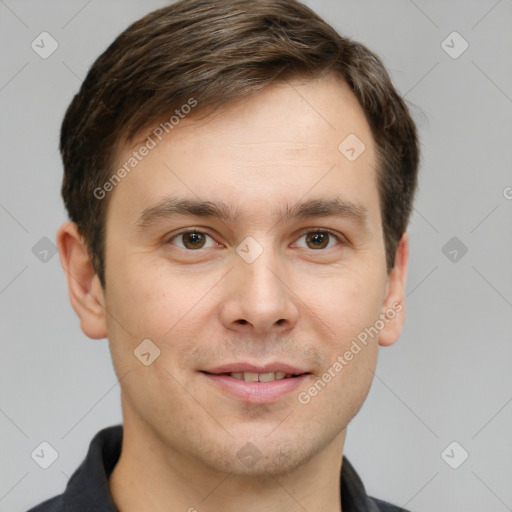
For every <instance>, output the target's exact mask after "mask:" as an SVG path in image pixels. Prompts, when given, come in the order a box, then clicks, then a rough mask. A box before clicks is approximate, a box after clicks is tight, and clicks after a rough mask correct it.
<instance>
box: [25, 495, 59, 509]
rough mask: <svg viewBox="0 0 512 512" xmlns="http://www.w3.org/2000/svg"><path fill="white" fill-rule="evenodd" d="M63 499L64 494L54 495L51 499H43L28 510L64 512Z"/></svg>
mask: <svg viewBox="0 0 512 512" xmlns="http://www.w3.org/2000/svg"><path fill="white" fill-rule="evenodd" d="M63 511H64V508H63V500H62V494H61V495H59V496H54V497H53V498H50V499H49V500H46V501H43V502H42V503H39V505H36V506H35V507H33V508H31V509H30V510H27V512H63Z"/></svg>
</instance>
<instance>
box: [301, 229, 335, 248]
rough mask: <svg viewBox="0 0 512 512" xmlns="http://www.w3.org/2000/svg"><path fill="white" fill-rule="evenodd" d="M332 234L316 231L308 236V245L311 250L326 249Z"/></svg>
mask: <svg viewBox="0 0 512 512" xmlns="http://www.w3.org/2000/svg"><path fill="white" fill-rule="evenodd" d="M330 236H331V235H330V234H329V233H327V232H326V231H315V232H313V233H307V234H306V243H307V244H308V246H309V248H310V249H325V247H327V245H328V244H329V239H330Z"/></svg>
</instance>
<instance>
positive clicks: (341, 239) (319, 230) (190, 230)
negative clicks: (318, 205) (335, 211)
mask: <svg viewBox="0 0 512 512" xmlns="http://www.w3.org/2000/svg"><path fill="white" fill-rule="evenodd" d="M187 233H201V234H203V235H207V236H209V237H210V238H211V239H212V240H214V238H213V237H212V236H211V235H210V234H208V233H206V232H205V231H202V230H201V229H198V228H187V229H184V230H183V231H180V232H178V233H175V234H173V235H172V236H171V237H169V238H167V240H166V243H168V244H172V245H175V244H173V243H172V241H173V240H174V239H175V238H178V237H179V236H181V235H185V234H187ZM311 233H322V234H323V233H327V234H329V236H330V237H333V238H335V239H336V241H337V242H338V244H339V243H341V244H344V243H347V241H346V240H345V239H344V237H342V236H341V235H339V234H337V233H336V232H334V231H331V230H330V229H326V228H313V229H311V228H309V229H308V230H306V231H303V232H302V233H301V234H300V235H299V237H298V238H297V240H299V239H301V238H302V237H303V236H305V235H308V234H311ZM176 247H179V246H176ZM179 248H180V249H183V250H185V251H188V252H199V251H201V250H203V248H201V249H195V250H194V249H187V248H183V247H179ZM332 248H333V247H330V249H332ZM311 250H312V251H316V250H318V252H322V251H325V250H326V249H316V250H315V249H311Z"/></svg>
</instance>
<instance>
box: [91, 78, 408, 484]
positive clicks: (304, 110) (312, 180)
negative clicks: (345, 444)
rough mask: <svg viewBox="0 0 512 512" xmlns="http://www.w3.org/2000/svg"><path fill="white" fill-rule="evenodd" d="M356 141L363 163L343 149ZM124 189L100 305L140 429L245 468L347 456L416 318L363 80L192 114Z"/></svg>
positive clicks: (266, 95)
mask: <svg viewBox="0 0 512 512" xmlns="http://www.w3.org/2000/svg"><path fill="white" fill-rule="evenodd" d="M199 107H200V105H199ZM350 134H355V135H356V136H357V138H358V139H359V140H360V141H361V142H362V143H363V144H364V146H365V149H364V151H363V152H362V153H361V154H359V156H357V155H358V153H359V152H360V149H361V147H362V146H354V143H353V139H352V144H351V145H350V146H351V147H352V146H354V148H355V151H351V150H350V148H349V149H347V148H346V147H345V146H343V145H342V150H340V149H339V146H340V143H342V141H344V140H345V139H346V137H348V136H349V135H350ZM350 140H351V139H349V141H350ZM343 148H344V149H343ZM135 149H137V147H135V148H126V150H125V151H123V152H121V153H120V154H119V155H117V157H118V158H117V164H118V165H119V167H121V166H122V165H123V162H126V161H127V160H128V159H129V158H130V156H132V152H133V151H134V150H135ZM354 155H355V156H357V158H355V159H354V158H353V157H354ZM347 156H349V157H351V158H348V157H347ZM116 168H117V167H116ZM111 194H112V195H111V197H110V203H109V207H108V214H107V223H106V226H107V228H106V253H105V268H106V289H105V291H104V292H103V293H104V296H103V298H102V300H103V303H104V307H105V310H106V311H107V314H106V315H105V317H104V322H105V334H108V338H109V342H110V346H111V353H112V357H113V362H114V366H115V369H116V372H117V375H118V377H119V378H122V380H121V389H122V397H123V413H124V415H125V424H126V423H127V422H128V421H130V422H132V424H133V425H139V427H140V429H142V428H144V429H145V430H146V432H150V433H151V435H152V436H154V438H155V439H158V442H159V443H161V446H162V447H165V450H168V451H169V453H171V454H174V455H175V457H176V460H185V459H186V460H189V461H195V462H197V463H200V464H201V465H202V466H203V467H209V468H212V469H215V470H218V471H227V472H234V473H236V474H252V475H254V474H257V473H261V474H263V473H264V472H272V473H274V474H278V473H280V472H283V471H286V470H290V469H293V468H296V467H298V466H300V465H301V464H303V463H304V462H305V461H308V460H310V459H312V458H313V457H314V456H316V455H318V454H320V453H322V452H323V451H325V450H327V449H328V448H330V447H332V446H334V445H335V446H338V447H339V446H341V445H342V441H343V439H344V435H345V427H346V426H347V425H348V423H349V422H350V420H351V419H352V418H353V417H354V416H355V414H356V413H357V412H358V410H359V409H360V407H361V405H362V403H363V402H364V400H365V398H366V396H367V393H368V391H369V388H370V385H371V381H372V377H373V370H374V369H375V366H376V359H377V351H378V345H379V341H380V342H381V344H390V343H391V341H390V338H393V337H394V338H396V336H394V334H393V333H396V332H397V327H396V326H397V324H399V325H400V326H401V322H402V316H403V314H401V313H400V312H399V310H400V309H401V305H397V304H396V298H397V297H399V296H400V293H397V292H396V287H395V286H390V279H391V278H390V276H388V274H387V273H386V266H385V247H384V238H383V231H382V219H381V215H380V206H379V195H378V191H377V185H376V153H375V147H374V142H373V139H372V136H371V132H370V128H369V126H368V124H367V122H366V120H365V117H364V113H363V111H362V109H361V107H360V106H359V104H358V102H357V99H356V97H355V96H354V94H353V93H352V92H351V90H350V89H349V87H348V86H347V85H346V84H344V83H342V82H340V81H338V80H337V79H334V78H332V77H331V78H323V79H318V80H314V81H311V82H309V83H308V84H300V83H298V82H291V83H289V84H280V85H275V86H272V87H270V88H267V89H266V90H265V91H262V92H259V93H257V94H255V95H254V96H252V97H249V98H246V99H244V100H241V101H237V102H236V103H233V104H231V105H229V106H227V107H224V108H223V109H222V110H221V111H220V112H219V113H217V114H215V116H211V117H208V118H206V119H194V118H191V119H187V118H185V119H183V120H181V121H180V122H179V124H178V125H176V126H174V128H173V130H172V132H171V133H169V135H168V136H166V137H165V138H163V140H162V141H161V142H159V144H158V145H157V146H156V147H154V148H153V149H151V150H150V151H149V153H148V154H147V155H146V156H145V157H144V158H142V159H141V160H140V162H138V164H137V165H136V167H134V168H133V170H131V172H130V173H129V174H128V175H127V176H126V177H125V178H124V179H123V180H122V182H121V183H119V184H118V185H117V186H116V187H115V190H113V191H112V192H111ZM195 202H197V203H201V202H208V203H209V204H208V205H207V206H208V208H205V207H204V205H203V208H197V207H196V208H192V209H191V204H192V203H195ZM196 206H197V205H196ZM391 310H393V311H391ZM379 319H380V320H379ZM86 324H87V322H85V325H86ZM82 325H83V326H84V323H83V324H82ZM365 329H366V331H365ZM398 330H399V329H398ZM390 332H391V334H389V333H390ZM364 333H366V336H365V334H364ZM369 333H371V335H370V334H369ZM386 336H387V338H386ZM394 338H393V340H392V341H394ZM143 340H151V341H150V342H147V341H146V342H145V343H146V345H140V344H141V342H142V341H143ZM362 340H364V341H362ZM383 340H385V341H383ZM139 346H140V347H139ZM138 347H139V348H138ZM156 347H157V348H156ZM356 347H357V348H356ZM157 349H158V350H159V351H160V352H159V355H158V351H157ZM358 349H359V350H358ZM134 351H135V352H136V353H139V355H140V353H145V354H146V355H145V356H143V357H142V359H145V360H146V362H147V363H148V362H149V361H152V362H151V364H148V365H145V364H143V363H142V362H141V361H140V360H139V358H138V357H135V355H134ZM147 353H149V356H148V355H147ZM156 355H158V357H156V358H155V356H156ZM244 372H245V373H244ZM258 374H259V375H258ZM283 375H284V377H285V378H282V377H283ZM290 375H298V376H290ZM123 377H124V378H123ZM254 380H258V382H253V381H254ZM260 381H261V382H260ZM265 381H268V382H265ZM315 390H316V391H315ZM142 425H144V427H142ZM251 456H252V457H253V459H252V461H253V462H254V461H255V460H257V462H256V463H253V462H251V463H247V461H248V460H251V458H250V457H251Z"/></svg>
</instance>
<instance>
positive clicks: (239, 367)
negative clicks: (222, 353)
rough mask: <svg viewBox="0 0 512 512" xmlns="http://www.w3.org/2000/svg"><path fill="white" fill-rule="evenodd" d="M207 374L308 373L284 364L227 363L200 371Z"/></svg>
mask: <svg viewBox="0 0 512 512" xmlns="http://www.w3.org/2000/svg"><path fill="white" fill-rule="evenodd" d="M202 371H204V372H207V373H215V374H219V373H233V372H251V373H269V372H284V373H290V374H292V375H300V374H302V373H309V372H308V371H307V370H304V369H301V368H298V367H296V366H292V365H289V364H286V363H279V362H276V363H268V364H265V365H263V366H261V365H256V364H251V363H245V362H239V363H228V364H224V365H222V366H217V367H215V368H208V369H206V370H202Z"/></svg>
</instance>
